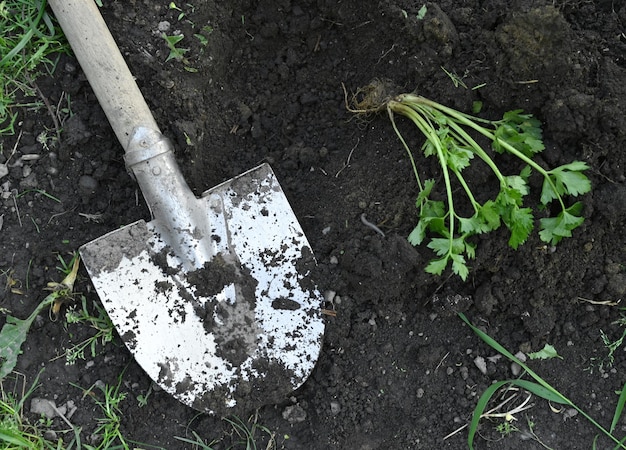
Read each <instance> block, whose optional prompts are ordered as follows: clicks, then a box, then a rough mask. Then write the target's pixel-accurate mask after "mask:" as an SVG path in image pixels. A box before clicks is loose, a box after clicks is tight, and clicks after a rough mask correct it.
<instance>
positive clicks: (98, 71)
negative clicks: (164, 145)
mask: <svg viewBox="0 0 626 450" xmlns="http://www.w3.org/2000/svg"><path fill="white" fill-rule="evenodd" d="M48 3H49V4H50V6H51V7H52V10H53V11H54V14H55V16H56V18H57V20H58V21H59V23H60V24H61V28H62V29H63V32H64V33H65V36H66V37H67V40H68V41H69V43H70V45H71V46H72V50H74V54H75V55H76V58H77V59H78V62H79V63H80V66H81V67H82V69H83V72H85V75H86V76H87V79H88V80H89V84H91V88H92V89H93V91H94V93H95V94H96V97H97V98H98V101H99V102H100V106H102V109H103V110H104V112H105V114H106V116H107V118H108V119H109V123H110V124H111V126H112V127H113V130H114V131H115V134H116V135H117V139H118V140H119V141H120V143H121V144H122V146H123V147H124V150H125V151H126V150H127V149H128V143H129V137H130V135H131V132H132V131H133V129H134V128H135V127H139V126H142V127H147V128H150V129H153V130H155V131H159V128H158V125H157V124H156V122H155V120H154V117H152V113H151V112H150V108H148V105H147V104H146V101H145V100H144V98H143V96H142V95H141V91H140V90H139V87H137V83H135V80H134V78H133V76H132V74H131V73H130V70H129V69H128V66H127V65H126V62H125V61H124V58H123V57H122V54H121V53H120V51H119V49H118V47H117V44H116V43H115V41H114V40H113V36H111V33H110V32H109V29H108V27H107V25H106V23H105V22H104V19H103V18H102V16H101V15H100V11H99V10H98V7H97V6H96V4H95V3H94V2H93V0H48Z"/></svg>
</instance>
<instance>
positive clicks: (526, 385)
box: [459, 313, 626, 449]
mask: <svg viewBox="0 0 626 450" xmlns="http://www.w3.org/2000/svg"><path fill="white" fill-rule="evenodd" d="M459 317H460V318H461V319H462V320H463V321H464V322H465V323H466V324H467V325H468V326H469V327H470V328H471V329H472V331H474V333H476V334H477V335H478V337H480V338H481V339H482V340H483V341H484V342H485V343H487V344H488V345H489V346H490V347H491V348H493V349H494V350H496V351H497V352H499V353H501V354H502V355H504V356H506V357H507V358H508V359H509V360H510V361H511V362H514V363H517V364H518V365H519V366H520V367H521V368H522V369H524V371H525V372H526V373H527V374H528V375H529V376H530V377H531V378H532V379H533V380H535V381H534V382H533V381H528V380H524V379H521V378H519V379H515V380H505V381H498V382H495V383H493V384H491V385H490V386H489V387H488V388H487V389H486V390H485V392H483V394H482V395H481V396H480V398H479V399H478V403H477V404H476V408H475V409H474V413H473V414H472V420H471V422H470V425H469V434H468V436H467V444H468V446H469V448H470V449H473V448H474V446H473V445H474V436H475V435H476V432H477V431H478V423H479V421H480V419H481V417H483V411H484V410H485V408H486V406H487V403H488V402H489V400H490V399H491V398H492V397H493V396H494V394H495V393H496V392H497V391H498V390H499V389H500V388H502V387H503V386H509V385H510V386H516V387H519V388H522V389H525V390H526V391H528V392H531V393H533V394H535V395H537V396H538V397H541V398H543V399H545V400H548V401H549V402H552V403H558V404H562V405H567V406H569V407H570V408H574V409H575V410H576V411H578V413H579V414H580V415H582V416H583V417H584V418H585V419H587V420H588V421H589V422H591V424H592V425H593V426H595V427H596V428H597V429H598V430H599V431H600V432H601V433H602V434H604V435H605V436H607V437H608V438H609V439H611V440H612V441H613V442H614V443H615V444H616V447H615V448H622V449H626V444H624V443H623V442H624V439H622V440H620V439H618V438H617V437H616V436H614V435H613V433H614V431H615V429H616V427H617V424H618V422H619V419H620V418H621V416H622V412H623V410H624V405H625V404H626V385H624V387H623V388H622V391H621V393H620V396H619V398H618V400H617V405H616V407H615V411H614V414H613V420H612V421H611V426H610V427H609V429H608V430H607V429H606V428H604V427H603V426H602V425H600V424H599V423H598V422H597V421H596V420H595V419H593V418H592V417H591V416H590V415H589V414H587V413H586V412H585V411H583V410H582V409H581V408H579V407H578V406H577V405H575V404H574V403H573V402H572V401H571V400H570V399H568V398H567V397H566V396H565V395H563V394H562V393H561V392H559V391H558V390H556V389H555V388H554V387H552V385H550V384H549V383H548V382H547V381H545V380H544V379H543V378H541V377H540V376H539V375H538V374H536V373H535V372H534V371H533V370H531V369H530V368H529V367H528V366H527V365H526V364H525V363H523V362H522V361H520V360H519V359H518V358H517V357H515V356H514V355H513V354H512V353H511V352H509V351H508V350H507V349H505V348H504V347H503V346H502V345H500V343H498V342H497V341H496V340H495V339H493V338H492V337H491V336H489V335H488V334H487V333H485V332H483V331H482V330H480V329H478V328H477V327H475V326H474V325H472V323H471V322H470V321H469V320H468V319H467V318H466V317H465V315H464V314H462V313H459Z"/></svg>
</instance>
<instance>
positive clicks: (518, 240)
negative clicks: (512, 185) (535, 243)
mask: <svg viewBox="0 0 626 450" xmlns="http://www.w3.org/2000/svg"><path fill="white" fill-rule="evenodd" d="M504 222H505V223H506V226H507V227H508V228H509V230H511V238H510V239H509V245H510V246H511V247H512V248H513V249H515V250H517V248H518V247H519V246H520V244H523V243H524V242H526V239H528V235H530V232H531V231H532V229H533V213H532V210H531V209H530V208H518V207H515V208H512V209H511V210H510V214H509V217H507V218H506V219H504Z"/></svg>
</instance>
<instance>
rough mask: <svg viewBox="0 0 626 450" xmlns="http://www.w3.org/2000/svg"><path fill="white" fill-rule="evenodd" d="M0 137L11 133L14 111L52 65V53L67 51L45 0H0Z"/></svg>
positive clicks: (13, 127) (49, 70)
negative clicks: (48, 11) (0, 56)
mask: <svg viewBox="0 0 626 450" xmlns="http://www.w3.org/2000/svg"><path fill="white" fill-rule="evenodd" d="M0 30H2V33H1V34H0V55H4V56H3V57H2V59H0V136H3V135H11V134H14V133H15V123H16V121H17V117H18V110H19V108H20V107H24V106H36V107H41V106H43V104H41V103H39V102H25V99H26V98H28V97H36V96H37V95H38V94H37V86H36V83H35V80H36V79H37V78H38V77H39V76H40V75H41V74H42V73H43V71H45V72H47V73H52V72H53V71H54V69H55V67H56V61H54V60H53V59H51V58H53V56H54V55H55V54H59V53H67V52H69V46H68V44H67V42H66V41H65V38H64V37H63V34H62V32H61V30H60V28H59V27H58V26H56V25H55V24H54V22H53V20H52V18H51V16H50V15H49V14H48V13H47V11H46V1H45V0H3V1H1V2H0Z"/></svg>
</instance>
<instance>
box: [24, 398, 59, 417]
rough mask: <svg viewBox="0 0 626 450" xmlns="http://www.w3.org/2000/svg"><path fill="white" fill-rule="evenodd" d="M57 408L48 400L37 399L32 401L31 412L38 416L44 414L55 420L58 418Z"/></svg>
mask: <svg viewBox="0 0 626 450" xmlns="http://www.w3.org/2000/svg"><path fill="white" fill-rule="evenodd" d="M55 408H56V404H55V403H54V402H53V401H52V400H48V399H47V398H39V397H35V398H33V399H32V400H31V401H30V412H32V413H33V414H36V415H41V414H43V415H44V416H46V417H47V418H48V419H54V418H55V417H56V416H57V412H56V410H55Z"/></svg>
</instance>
